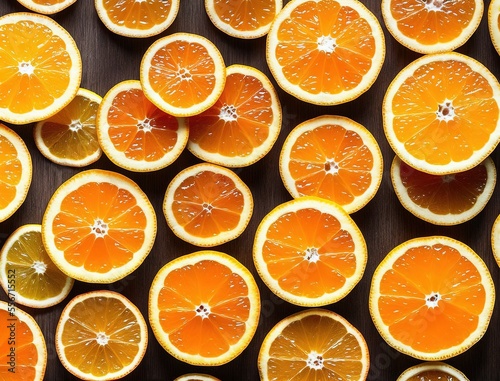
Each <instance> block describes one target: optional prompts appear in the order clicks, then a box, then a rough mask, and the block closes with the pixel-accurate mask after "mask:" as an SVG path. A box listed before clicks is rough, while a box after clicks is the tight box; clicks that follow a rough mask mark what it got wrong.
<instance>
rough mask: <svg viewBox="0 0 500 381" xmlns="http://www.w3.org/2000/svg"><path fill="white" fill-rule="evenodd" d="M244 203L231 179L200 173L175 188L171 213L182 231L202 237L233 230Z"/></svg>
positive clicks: (209, 172)
mask: <svg viewBox="0 0 500 381" xmlns="http://www.w3.org/2000/svg"><path fill="white" fill-rule="evenodd" d="M244 203H245V201H244V198H243V194H242V193H241V191H240V190H239V189H238V188H237V187H236V184H235V183H234V181H233V180H232V179H230V178H229V177H227V176H225V175H224V174H220V173H215V172H211V171H201V172H199V173H197V174H195V175H193V176H190V177H188V178H186V179H185V180H184V181H182V183H181V184H180V186H179V187H177V189H176V190H175V194H174V201H173V205H172V210H173V214H174V216H175V219H176V221H177V222H178V223H179V224H180V225H181V226H182V227H183V228H184V229H185V230H186V232H188V233H189V234H191V235H195V236H197V237H204V238H205V237H214V236H217V235H218V234H220V233H222V232H225V231H231V230H233V229H235V228H236V227H237V226H238V223H239V221H240V218H241V213H242V211H243V207H244Z"/></svg>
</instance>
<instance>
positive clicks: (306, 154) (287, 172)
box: [279, 115, 383, 213]
mask: <svg viewBox="0 0 500 381" xmlns="http://www.w3.org/2000/svg"><path fill="white" fill-rule="evenodd" d="M279 168H280V175H281V179H282V180H283V184H284V185H285V188H286V189H287V190H288V192H290V194H291V195H292V196H293V197H294V198H297V197H301V196H317V197H321V198H325V199H328V200H331V201H334V202H336V203H337V204H339V205H341V206H342V207H343V208H344V209H345V210H346V211H347V212H348V213H353V212H355V211H357V210H359V209H361V208H362V207H363V206H365V205H366V204H367V203H368V202H369V201H370V200H371V199H372V198H373V196H375V194H376V193H377V190H378V188H379V186H380V183H381V181H382V173H383V160H382V152H381V151H380V147H379V145H378V143H377V141H376V140H375V138H374V137H373V135H372V134H371V133H370V131H368V130H367V129H366V128H365V127H364V126H362V125H361V124H359V123H356V122H355V121H353V120H351V119H349V118H346V117H342V116H330V115H324V116H320V117H316V118H313V119H309V120H307V121H305V122H302V123H301V124H299V125H298V126H296V127H295V128H294V129H293V130H292V131H291V132H290V133H289V134H288V136H287V138H286V140H285V143H284V144H283V147H282V149H281V154H280V161H279Z"/></svg>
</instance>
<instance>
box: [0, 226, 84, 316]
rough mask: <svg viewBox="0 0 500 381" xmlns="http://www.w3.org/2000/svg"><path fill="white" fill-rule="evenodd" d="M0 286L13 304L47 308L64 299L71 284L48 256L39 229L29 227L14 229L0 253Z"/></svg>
mask: <svg viewBox="0 0 500 381" xmlns="http://www.w3.org/2000/svg"><path fill="white" fill-rule="evenodd" d="M0 283H1V284H2V287H3V289H4V290H5V292H6V293H7V296H8V297H10V296H12V295H15V302H16V303H19V304H22V305H25V306H28V307H34V308H46V307H51V306H53V305H56V304H57V303H60V302H61V301H62V300H63V299H64V298H66V296H68V294H69V292H70V291H71V288H72V287H73V283H74V282H73V278H70V277H68V276H66V275H65V274H64V273H63V272H62V271H61V270H59V268H57V266H56V265H55V264H54V263H53V262H52V260H51V259H50V257H49V255H48V254H47V251H46V250H45V247H44V246H43V242H42V227H41V225H38V224H36V225H35V224H29V225H23V226H20V227H19V228H17V229H16V230H15V231H14V232H13V233H12V234H11V235H10V236H9V238H7V240H6V241H5V244H4V245H3V247H2V250H1V251H0Z"/></svg>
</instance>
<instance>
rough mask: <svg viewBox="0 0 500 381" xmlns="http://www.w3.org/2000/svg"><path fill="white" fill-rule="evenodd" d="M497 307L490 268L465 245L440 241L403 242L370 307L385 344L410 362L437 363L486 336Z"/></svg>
mask: <svg viewBox="0 0 500 381" xmlns="http://www.w3.org/2000/svg"><path fill="white" fill-rule="evenodd" d="M494 303H495V288H494V285H493V280H492V278H491V275H490V272H489V270H488V267H486V265H485V263H484V262H483V260H482V259H481V258H480V257H479V256H478V255H477V254H476V253H475V252H474V251H473V250H472V249H471V248H470V247H468V246H467V245H465V244H464V243H462V242H460V241H457V240H455V239H452V238H448V237H444V236H433V237H419V238H414V239H411V240H409V241H406V242H404V243H402V244H400V245H399V246H397V247H396V248H394V249H393V250H391V252H390V253H389V254H387V256H386V257H385V258H384V259H383V260H382V262H381V263H380V264H379V266H378V267H377V269H376V270H375V272H374V274H373V278H372V283H371V289H370V297H369V306H370V314H371V316H372V319H373V322H374V324H375V327H376V328H377V330H378V331H379V333H380V335H381V336H382V337H383V338H384V340H385V341H386V342H387V343H388V344H389V345H390V346H392V347H394V348H395V349H397V350H398V351H400V352H402V353H405V354H407V355H409V356H412V357H415V358H418V359H421V360H426V361H440V360H444V359H448V358H451V357H453V356H456V355H458V354H460V353H463V352H465V351H466V350H467V349H469V348H470V347H471V346H472V345H474V344H475V343H476V342H477V341H478V340H479V339H480V338H481V337H482V336H483V334H484V333H485V332H486V329H487V328H488V324H489V321H490V317H491V314H492V311H493V305H494Z"/></svg>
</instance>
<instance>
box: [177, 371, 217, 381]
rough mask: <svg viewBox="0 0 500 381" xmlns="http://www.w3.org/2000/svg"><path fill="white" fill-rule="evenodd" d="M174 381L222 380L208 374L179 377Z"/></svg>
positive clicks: (190, 374)
mask: <svg viewBox="0 0 500 381" xmlns="http://www.w3.org/2000/svg"><path fill="white" fill-rule="evenodd" d="M174 381H220V380H219V379H218V378H215V377H214V376H210V375H208V374H201V373H189V374H184V375H182V376H179V377H177V378H176V379H175V380H174Z"/></svg>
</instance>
